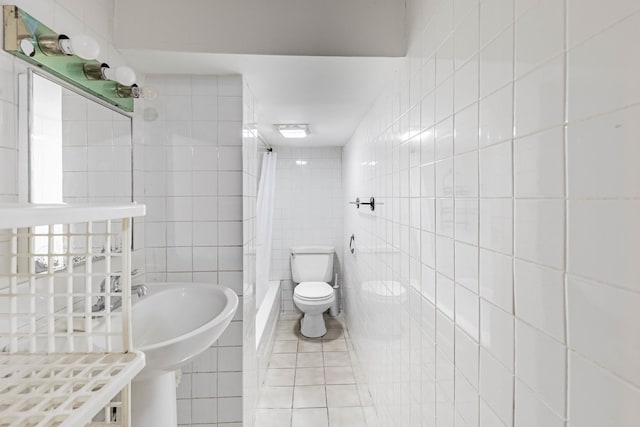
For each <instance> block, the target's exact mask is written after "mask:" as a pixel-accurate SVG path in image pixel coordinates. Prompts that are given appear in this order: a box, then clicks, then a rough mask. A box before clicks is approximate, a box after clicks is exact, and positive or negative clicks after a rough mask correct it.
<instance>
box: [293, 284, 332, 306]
mask: <svg viewBox="0 0 640 427" xmlns="http://www.w3.org/2000/svg"><path fill="white" fill-rule="evenodd" d="M293 295H294V296H295V297H297V298H298V299H300V300H302V301H309V302H323V301H327V300H330V299H332V298H333V297H334V295H333V288H332V287H331V285H329V284H328V283H326V282H302V283H300V284H298V286H296V287H295V288H294V290H293Z"/></svg>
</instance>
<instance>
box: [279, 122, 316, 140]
mask: <svg viewBox="0 0 640 427" xmlns="http://www.w3.org/2000/svg"><path fill="white" fill-rule="evenodd" d="M275 127H276V129H278V132H280V134H281V135H282V136H284V137H285V138H306V137H307V136H309V125H308V124H287V125H284V124H283V125H275Z"/></svg>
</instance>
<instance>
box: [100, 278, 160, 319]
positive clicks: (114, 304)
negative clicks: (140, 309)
mask: <svg viewBox="0 0 640 427" xmlns="http://www.w3.org/2000/svg"><path fill="white" fill-rule="evenodd" d="M138 271H139V270H133V271H132V272H131V276H132V277H133V276H135V275H136V274H138ZM105 289H106V279H105V280H103V281H102V283H100V292H101V293H103V292H105ZM109 289H110V291H111V293H112V294H119V293H122V288H121V287H120V276H111V279H110V280H109ZM131 292H135V294H136V295H138V297H143V296H145V295H147V292H148V289H147V286H146V285H144V284H138V285H132V286H131ZM120 307H122V297H120V296H115V295H114V296H111V304H110V311H115V310H117V309H119V308H120ZM105 308H106V297H104V296H99V297H98V300H97V301H96V303H95V304H93V306H92V307H91V311H92V312H93V313H96V312H100V311H104V310H105Z"/></svg>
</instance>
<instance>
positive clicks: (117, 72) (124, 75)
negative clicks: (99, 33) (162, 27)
mask: <svg viewBox="0 0 640 427" xmlns="http://www.w3.org/2000/svg"><path fill="white" fill-rule="evenodd" d="M2 15H3V24H4V25H3V36H4V37H3V38H2V42H1V43H2V48H3V50H4V51H5V52H8V53H10V54H12V55H14V56H16V57H18V58H20V59H22V60H24V61H26V62H28V63H29V64H31V65H34V66H37V67H39V68H40V69H42V70H44V71H45V72H46V73H49V74H51V75H53V76H54V77H56V78H59V79H61V80H63V81H65V82H66V83H68V84H70V85H72V86H75V87H76V88H78V89H80V90H82V91H84V92H86V93H89V94H91V95H93V96H95V97H97V98H99V99H101V100H103V101H105V102H107V103H109V104H111V105H113V106H115V107H116V108H118V109H120V110H122V111H125V112H133V107H134V102H133V98H138V97H145V94H144V90H142V89H140V91H141V92H140V93H139V95H137V96H132V95H131V92H135V91H136V89H135V88H134V87H133V85H134V83H135V81H136V76H135V72H134V71H133V70H132V69H131V68H129V67H115V68H113V69H111V68H109V66H108V65H106V64H102V63H100V62H98V61H96V60H95V59H96V58H97V57H98V56H99V55H100V45H99V44H98V42H96V40H95V39H93V38H92V37H90V36H87V35H83V34H77V35H72V36H67V35H65V34H60V33H58V32H56V31H53V30H52V29H51V28H49V27H48V26H46V25H45V24H44V23H42V22H40V21H38V20H37V19H36V18H34V17H33V16H31V15H30V14H28V13H27V12H25V11H24V10H22V9H20V8H19V7H17V6H15V5H3V6H2ZM119 85H123V86H124V87H127V88H129V89H128V90H129V94H128V95H125V96H123V95H122V94H121V93H120V88H119Z"/></svg>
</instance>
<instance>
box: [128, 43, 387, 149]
mask: <svg viewBox="0 0 640 427" xmlns="http://www.w3.org/2000/svg"><path fill="white" fill-rule="evenodd" d="M122 53H123V54H124V56H125V57H126V58H127V60H128V61H129V63H130V64H131V66H133V67H134V68H135V69H136V70H137V71H138V72H143V73H153V74H242V75H244V77H245V78H246V80H247V82H248V84H249V86H250V88H251V91H252V92H253V94H254V97H255V100H256V115H257V118H258V123H257V125H258V130H259V132H260V133H261V135H262V136H263V137H264V138H265V139H266V140H267V141H268V142H269V143H270V144H272V145H275V146H278V145H287V146H314V147H318V146H337V145H344V144H346V143H347V142H348V141H349V138H350V137H351V135H352V134H353V132H354V131H355V129H356V127H357V126H358V124H359V123H360V121H361V119H362V117H363V116H364V115H365V113H366V112H367V111H368V110H369V108H370V107H371V104H372V103H373V101H374V100H375V99H376V97H377V96H378V95H379V93H380V91H381V90H382V86H383V85H384V84H385V82H386V81H388V80H389V78H390V77H391V75H392V73H393V70H394V69H395V68H396V66H397V64H399V61H400V59H398V58H366V57H318V56H316V57H311V56H278V55H230V54H206V53H205V54H203V53H179V52H159V51H150V50H122ZM277 123H308V124H309V127H310V131H311V132H310V133H311V134H310V136H309V137H308V138H305V139H300V140H296V139H285V138H283V137H282V136H280V134H279V133H278V132H277V131H276V130H275V129H274V127H273V124H277Z"/></svg>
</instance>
